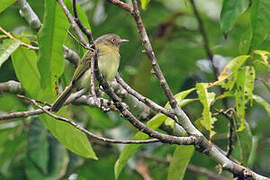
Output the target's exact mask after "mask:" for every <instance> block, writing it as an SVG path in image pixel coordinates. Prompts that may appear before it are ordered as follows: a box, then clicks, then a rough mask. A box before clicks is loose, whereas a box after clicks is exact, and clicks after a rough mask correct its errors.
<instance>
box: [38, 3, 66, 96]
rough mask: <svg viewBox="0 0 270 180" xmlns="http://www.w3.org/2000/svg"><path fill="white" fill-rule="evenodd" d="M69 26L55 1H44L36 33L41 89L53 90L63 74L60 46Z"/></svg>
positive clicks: (62, 57) (62, 58)
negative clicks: (40, 24)
mask: <svg viewBox="0 0 270 180" xmlns="http://www.w3.org/2000/svg"><path fill="white" fill-rule="evenodd" d="M68 26H69V23H68V20H67V18H66V16H65V14H64V12H63V10H62V9H61V7H60V5H59V4H58V3H57V1H52V0H45V15H44V20H43V26H42V28H41V30H40V32H39V33H38V42H39V48H40V53H39V61H38V69H39V72H40V76H41V81H40V84H41V87H42V88H43V89H46V88H49V90H51V92H53V91H54V90H55V84H56V81H57V80H58V78H59V77H60V76H61V74H62V73H63V72H64V56H63V51H62V46H63V42H64V39H65V37H66V34H67V28H68ZM44 92H47V91H44Z"/></svg>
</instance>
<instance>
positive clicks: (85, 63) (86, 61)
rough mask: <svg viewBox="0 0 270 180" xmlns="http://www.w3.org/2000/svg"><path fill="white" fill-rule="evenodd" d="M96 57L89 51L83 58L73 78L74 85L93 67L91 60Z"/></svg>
mask: <svg viewBox="0 0 270 180" xmlns="http://www.w3.org/2000/svg"><path fill="white" fill-rule="evenodd" d="M93 57H94V53H93V52H92V51H91V50H88V51H87V52H86V53H85V54H84V56H83V58H82V59H81V61H80V63H79V65H78V67H77V68H76V70H75V72H74V75H73V78H72V80H71V81H72V83H75V82H77V80H78V79H79V78H80V77H81V76H82V75H83V74H84V73H85V72H86V71H87V70H88V69H89V68H90V66H91V60H92V59H93Z"/></svg>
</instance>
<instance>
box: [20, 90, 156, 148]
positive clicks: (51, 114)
mask: <svg viewBox="0 0 270 180" xmlns="http://www.w3.org/2000/svg"><path fill="white" fill-rule="evenodd" d="M19 97H20V98H22V99H25V100H27V101H29V102H31V103H32V104H34V105H35V106H36V107H38V108H39V109H40V110H42V111H43V112H44V113H46V114H48V115H49V116H51V117H53V118H54V119H56V120H59V121H63V122H66V123H68V124H70V125H72V126H74V127H75V128H77V129H79V130H80V131H82V132H84V133H85V134H87V135H88V136H89V137H92V138H95V139H97V140H100V141H103V142H107V143H118V144H148V143H156V142H159V140H158V139H148V140H116V139H110V138H105V137H101V136H98V135H96V134H94V133H92V132H90V131H88V130H87V129H85V128H83V127H82V126H80V125H79V124H77V123H75V122H74V121H71V120H69V119H67V118H64V117H61V116H57V115H55V114H53V113H51V112H50V111H48V109H47V108H46V107H45V108H44V107H42V106H40V105H39V104H38V103H37V102H36V101H35V100H34V99H31V98H28V97H25V96H21V95H19Z"/></svg>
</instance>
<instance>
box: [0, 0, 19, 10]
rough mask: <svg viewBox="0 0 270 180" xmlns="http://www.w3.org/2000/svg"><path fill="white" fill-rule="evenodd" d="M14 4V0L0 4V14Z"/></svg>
mask: <svg viewBox="0 0 270 180" xmlns="http://www.w3.org/2000/svg"><path fill="white" fill-rule="evenodd" d="M15 2H16V0H5V2H2V3H0V13H1V12H2V11H4V10H5V9H6V8H8V7H9V6H10V5H12V4H13V3H15Z"/></svg>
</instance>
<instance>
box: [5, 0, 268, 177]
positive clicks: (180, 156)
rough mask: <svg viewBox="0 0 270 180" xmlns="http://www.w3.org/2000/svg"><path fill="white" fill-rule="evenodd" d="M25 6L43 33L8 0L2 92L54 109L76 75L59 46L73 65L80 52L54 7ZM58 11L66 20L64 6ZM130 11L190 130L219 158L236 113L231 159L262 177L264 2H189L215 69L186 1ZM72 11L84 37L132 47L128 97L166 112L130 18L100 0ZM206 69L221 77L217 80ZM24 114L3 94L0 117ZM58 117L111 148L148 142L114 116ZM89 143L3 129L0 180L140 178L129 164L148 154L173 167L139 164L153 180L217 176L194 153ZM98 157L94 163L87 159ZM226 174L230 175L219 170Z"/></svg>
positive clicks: (52, 132) (78, 113)
mask: <svg viewBox="0 0 270 180" xmlns="http://www.w3.org/2000/svg"><path fill="white" fill-rule="evenodd" d="M27 2H28V3H29V4H30V6H31V7H32V9H33V10H34V12H35V13H36V14H37V15H38V17H39V19H40V20H41V22H42V27H41V28H40V29H39V30H34V29H31V27H30V25H29V24H27V21H26V20H25V19H23V17H21V16H20V14H19V13H18V12H19V3H15V1H14V0H8V1H6V2H5V3H0V28H3V29H4V30H6V31H7V32H10V35H11V36H12V37H13V39H11V38H10V37H9V36H7V34H5V33H3V32H2V31H0V33H1V34H0V74H1V75H0V83H2V82H6V81H9V80H16V81H19V82H20V83H21V85H22V87H23V89H24V91H25V95H26V96H28V97H31V98H34V99H38V100H42V101H45V102H48V103H52V102H53V101H54V100H55V99H56V97H57V94H58V93H59V91H60V89H64V87H65V85H66V84H68V82H69V80H70V78H71V76H72V73H73V70H74V66H73V65H72V64H71V63H69V62H66V61H65V59H64V54H63V51H62V45H63V44H64V45H65V46H67V47H68V48H70V49H72V50H74V51H75V52H77V53H78V55H79V56H80V57H82V55H83V53H84V52H85V49H84V48H82V47H81V46H80V45H79V44H78V43H77V42H76V41H75V40H74V39H72V38H71V37H70V36H69V35H68V31H70V32H71V33H73V31H72V30H71V28H70V24H69V22H68V20H67V18H66V16H65V14H64V12H63V11H62V9H61V7H60V6H59V4H58V3H57V1H52V0H43V1H36V0H28V1H27ZM64 2H65V4H66V5H67V7H68V9H69V10H70V11H72V1H71V0H65V1H64ZM138 3H140V7H141V8H142V9H143V10H142V11H141V13H142V18H143V22H144V24H145V26H146V29H147V31H148V34H149V36H150V39H151V42H152V45H153V47H154V51H155V53H156V55H157V58H158V63H159V64H160V66H161V69H162V71H163V72H164V75H165V77H166V79H167V81H168V83H169V85H170V87H171V89H172V91H173V92H174V94H175V98H176V100H177V101H178V103H179V104H180V106H181V107H182V108H183V109H184V111H185V112H186V113H187V114H188V116H189V117H190V119H191V120H192V121H194V124H195V125H196V127H197V128H198V129H199V130H200V131H201V132H202V133H203V134H204V135H206V137H208V138H209V140H211V142H213V143H215V144H217V145H218V146H219V147H220V148H221V149H223V150H226V148H227V136H226V134H227V133H228V132H229V128H228V119H226V118H224V116H223V115H222V113H224V112H226V110H227V109H228V108H229V107H231V108H234V109H235V113H234V114H233V115H232V116H231V118H232V120H233V122H234V125H233V127H232V128H233V130H234V133H233V137H232V141H233V147H234V149H233V153H232V155H233V157H234V158H235V159H236V160H237V161H239V162H241V163H242V164H243V165H245V166H249V168H252V169H255V170H256V171H258V172H259V173H261V174H263V175H266V176H270V167H269V166H267V165H266V164H265V162H267V161H268V160H269V147H270V143H269V137H270V134H269V126H270V121H269V117H270V104H269V102H270V98H269V97H270V81H269V78H270V65H269V62H270V38H269V34H270V20H269V16H270V1H269V0H253V1H248V0H223V2H222V3H221V1H212V0H204V1H203V2H202V1H195V3H196V5H197V8H198V10H199V13H200V16H201V17H202V21H203V25H204V28H205V30H206V36H207V38H208V40H209V44H208V46H210V51H211V53H213V55H214V56H213V59H212V60H210V59H209V57H208V56H207V52H206V50H205V48H204V47H205V42H204V40H203V38H202V35H201V31H200V30H198V29H199V28H198V26H199V24H198V21H197V19H196V17H195V16H194V14H193V11H192V8H191V6H190V1H187V0H186V1H184V0H182V1H178V0H169V1H162V0H157V1H150V0H141V1H138ZM77 6H78V13H79V17H80V19H81V20H82V23H83V24H84V25H85V26H86V27H87V28H89V29H90V25H91V31H92V33H93V35H94V37H98V36H100V35H102V34H105V33H110V32H113V33H116V34H119V35H120V36H121V37H123V38H127V39H129V40H130V43H128V44H127V45H126V46H123V47H121V50H120V52H121V65H120V69H119V72H120V73H121V75H122V77H123V78H124V79H125V80H126V82H128V84H129V85H130V86H131V87H133V88H134V89H136V90H137V91H138V92H140V93H142V94H143V95H145V96H146V97H149V98H150V99H152V100H153V101H155V102H157V103H158V104H161V105H162V106H164V107H165V108H166V109H169V108H170V105H169V104H168V102H167V101H168V100H167V99H166V97H165V96H164V95H163V92H162V90H161V88H160V83H159V81H158V80H157V79H156V78H153V76H152V74H151V64H150V63H149V60H148V58H147V57H146V55H144V54H143V53H141V51H142V47H141V42H140V39H139V38H138V34H137V29H136V27H135V23H134V21H133V19H132V17H130V16H128V15H127V12H125V11H123V10H122V9H120V8H119V7H116V6H113V5H112V4H110V3H108V2H107V1H90V0H86V1H79V2H78V4H77ZM23 44H28V45H31V46H35V47H39V49H38V50H33V49H30V48H27V47H25V46H24V45H23ZM206 46H207V44H206ZM212 61H213V64H214V66H215V68H216V69H217V72H218V74H217V75H215V74H213V72H214V71H213V69H212V68H211V67H212V66H211V62H212ZM213 77H217V78H213ZM253 100H254V101H253ZM30 109H31V107H30V105H29V104H28V103H25V101H22V100H20V99H18V98H17V97H16V96H15V95H14V94H12V93H2V92H1V90H0V116H1V115H2V114H5V113H11V112H19V111H27V110H30ZM57 115H60V116H63V117H67V118H69V119H72V120H73V121H75V122H78V123H79V124H81V125H82V126H84V127H85V128H86V129H89V130H91V131H92V132H94V133H95V134H102V135H103V136H109V137H112V138H115V139H128V138H129V139H135V140H145V139H148V138H149V136H148V135H146V134H144V133H142V132H137V131H136V130H134V129H133V128H131V127H130V126H129V125H127V121H125V120H124V119H123V118H122V117H120V116H119V114H118V113H116V112H103V111H101V110H99V109H96V108H93V107H87V106H85V107H82V106H76V105H74V106H73V105H69V106H68V107H64V108H62V109H61V111H60V112H58V113H57ZM195 120H197V121H195ZM41 122H42V123H41ZM146 125H147V126H148V127H150V128H151V129H154V130H158V131H160V132H163V133H175V132H176V131H177V130H176V128H177V127H176V125H175V124H174V121H173V120H172V119H170V118H168V117H166V116H165V115H163V114H161V113H157V114H155V115H153V116H151V117H150V118H149V119H148V122H146ZM132 137H133V138H132ZM255 139H256V141H255ZM90 141H91V143H90V142H89V139H88V137H87V136H86V134H84V133H83V132H81V131H79V130H78V129H76V128H75V127H74V126H71V125H69V124H67V123H64V122H59V121H56V120H55V119H53V118H52V117H49V116H48V115H45V114H43V115H39V116H33V117H28V118H19V119H17V120H10V121H0V157H1V158H0V179H69V178H70V179H72V178H71V177H75V178H77V179H114V178H115V179H127V178H130V179H143V178H142V176H141V175H143V174H140V173H139V174H138V173H137V172H136V170H137V171H138V167H137V164H136V163H137V161H138V160H140V159H143V158H144V154H150V155H151V156H154V157H159V158H162V159H163V160H164V159H166V160H167V159H169V160H170V164H169V166H168V165H167V164H166V163H165V164H162V163H157V162H155V161H153V160H147V159H144V163H145V166H146V167H148V169H147V170H146V172H149V175H150V176H151V177H152V178H153V179H157V180H159V179H165V178H166V177H167V179H170V180H173V179H205V175H203V174H200V173H198V172H197V173H194V172H192V174H191V173H190V172H191V171H190V170H189V169H187V167H188V164H189V163H191V164H194V165H196V166H202V167H204V168H207V169H208V170H210V171H215V164H213V162H212V160H211V159H210V158H208V159H207V158H206V159H204V158H205V157H203V155H202V154H199V153H198V152H196V151H194V147H193V146H176V145H167V144H161V143H159V144H148V145H141V144H136V145H134V144H129V145H125V146H120V145H119V146H118V145H117V146H109V145H107V144H104V143H96V141H95V140H93V139H90ZM256 150H260V153H256ZM96 153H97V155H96ZM97 156H98V158H99V160H98V161H95V160H97ZM88 158H90V159H88ZM92 159H93V160H92ZM106 172H108V175H106ZM138 172H139V171H138ZM103 173H104V176H102V174H103ZM222 175H223V176H228V174H226V173H224V172H223V173H222ZM101 176H102V177H101Z"/></svg>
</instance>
